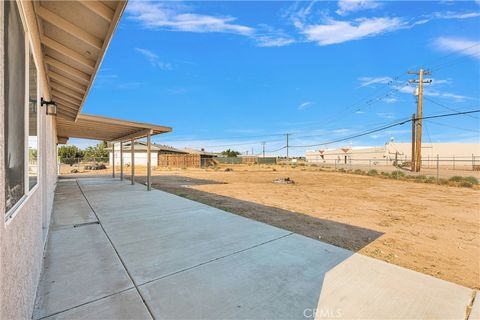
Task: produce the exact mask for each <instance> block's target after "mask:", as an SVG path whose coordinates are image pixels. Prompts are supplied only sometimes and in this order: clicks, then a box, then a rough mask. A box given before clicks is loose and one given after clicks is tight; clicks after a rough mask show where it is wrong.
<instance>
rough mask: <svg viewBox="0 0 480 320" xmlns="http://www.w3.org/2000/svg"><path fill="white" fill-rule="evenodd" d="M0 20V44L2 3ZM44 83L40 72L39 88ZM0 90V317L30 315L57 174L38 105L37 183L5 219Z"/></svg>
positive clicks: (49, 124) (51, 129)
mask: <svg viewBox="0 0 480 320" xmlns="http://www.w3.org/2000/svg"><path fill="white" fill-rule="evenodd" d="M0 21H2V23H0V43H2V44H3V6H0ZM0 77H1V79H3V77H4V75H3V46H2V47H0ZM43 86H44V83H42V82H41V78H40V77H39V87H40V88H42V87H43ZM3 93H4V89H3V81H0V119H1V122H0V123H2V126H1V127H0V181H1V183H0V212H1V213H2V214H1V218H0V319H30V318H31V316H32V311H33V305H34V302H35V294H36V289H37V284H38V280H39V278H40V273H41V270H42V262H43V259H42V256H43V248H44V243H45V241H44V239H45V238H46V231H47V230H48V228H47V227H48V225H49V221H50V213H51V210H52V204H53V196H54V190H55V183H56V179H57V175H56V132H55V125H54V118H53V117H51V116H49V117H47V116H46V115H45V114H44V113H43V112H42V111H43V110H44V109H43V108H40V107H39V108H38V110H39V114H40V124H39V134H38V157H39V177H38V184H37V186H36V187H35V188H34V189H32V190H31V191H30V193H29V194H28V197H26V198H25V199H23V200H21V204H20V206H19V207H18V208H17V209H16V210H15V212H14V213H13V215H12V217H11V218H10V219H9V220H7V221H5V218H4V214H5V183H4V181H5V170H4V168H5V159H4V152H3V150H4V138H5V137H4V128H3V123H4V122H3V119H4V96H3Z"/></svg>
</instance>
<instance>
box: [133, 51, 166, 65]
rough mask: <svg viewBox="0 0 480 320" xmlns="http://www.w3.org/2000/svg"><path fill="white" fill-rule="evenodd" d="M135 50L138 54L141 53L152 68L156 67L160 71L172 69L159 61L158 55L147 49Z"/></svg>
mask: <svg viewBox="0 0 480 320" xmlns="http://www.w3.org/2000/svg"><path fill="white" fill-rule="evenodd" d="M135 50H136V51H137V52H139V53H141V54H142V55H143V56H144V57H145V58H147V60H148V61H149V62H150V63H151V64H152V66H154V67H158V68H160V69H164V70H169V69H171V68H172V66H171V65H170V64H169V63H165V62H162V61H160V58H159V57H158V55H157V54H156V53H154V52H152V51H150V50H148V49H142V48H135Z"/></svg>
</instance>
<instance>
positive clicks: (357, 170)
mask: <svg viewBox="0 0 480 320" xmlns="http://www.w3.org/2000/svg"><path fill="white" fill-rule="evenodd" d="M353 173H355V174H364V172H363V171H362V170H360V169H356V170H355V171H353Z"/></svg>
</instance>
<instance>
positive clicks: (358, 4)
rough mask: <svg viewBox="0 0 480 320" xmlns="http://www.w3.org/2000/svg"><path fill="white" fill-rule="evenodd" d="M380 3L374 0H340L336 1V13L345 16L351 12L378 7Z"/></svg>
mask: <svg viewBox="0 0 480 320" xmlns="http://www.w3.org/2000/svg"><path fill="white" fill-rule="evenodd" d="M381 5H382V4H381V3H380V2H377V1H374V0H340V1H338V10H337V11H336V13H337V14H339V15H341V16H345V15H347V14H349V13H351V12H355V11H360V10H365V9H374V8H378V7H380V6H381Z"/></svg>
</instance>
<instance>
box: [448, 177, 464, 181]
mask: <svg viewBox="0 0 480 320" xmlns="http://www.w3.org/2000/svg"><path fill="white" fill-rule="evenodd" d="M448 180H449V181H451V182H462V181H463V177H461V176H453V177H450V179H448Z"/></svg>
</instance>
